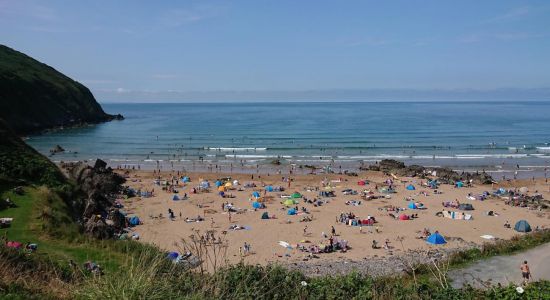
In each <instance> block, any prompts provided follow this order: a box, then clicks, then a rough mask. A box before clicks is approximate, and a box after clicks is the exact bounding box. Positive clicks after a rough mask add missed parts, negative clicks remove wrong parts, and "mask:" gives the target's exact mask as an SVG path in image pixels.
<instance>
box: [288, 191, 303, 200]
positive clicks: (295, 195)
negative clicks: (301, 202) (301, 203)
mask: <svg viewBox="0 0 550 300" xmlns="http://www.w3.org/2000/svg"><path fill="white" fill-rule="evenodd" d="M290 197H292V198H294V199H298V198H302V194H300V193H298V192H295V193H294V194H292V196H290Z"/></svg>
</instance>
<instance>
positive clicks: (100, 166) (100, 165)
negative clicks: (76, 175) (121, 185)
mask: <svg viewBox="0 0 550 300" xmlns="http://www.w3.org/2000/svg"><path fill="white" fill-rule="evenodd" d="M105 168H107V163H106V162H105V161H103V160H101V159H97V160H96V161H95V164H94V169H96V170H100V169H105Z"/></svg>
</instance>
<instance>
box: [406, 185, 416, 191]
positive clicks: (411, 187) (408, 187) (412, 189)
mask: <svg viewBox="0 0 550 300" xmlns="http://www.w3.org/2000/svg"><path fill="white" fill-rule="evenodd" d="M407 190H409V191H414V190H416V188H415V187H414V185H412V184H409V185H407Z"/></svg>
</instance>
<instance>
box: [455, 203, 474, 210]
mask: <svg viewBox="0 0 550 300" xmlns="http://www.w3.org/2000/svg"><path fill="white" fill-rule="evenodd" d="M458 209H460V210H474V207H473V206H472V205H471V204H470V203H461V204H460V205H459V206H458Z"/></svg>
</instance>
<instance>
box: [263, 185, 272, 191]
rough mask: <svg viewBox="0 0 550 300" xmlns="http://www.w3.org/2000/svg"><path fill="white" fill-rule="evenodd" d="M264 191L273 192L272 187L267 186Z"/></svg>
mask: <svg viewBox="0 0 550 300" xmlns="http://www.w3.org/2000/svg"><path fill="white" fill-rule="evenodd" d="M265 190H266V191H268V192H273V186H271V185H268V186H266V187H265Z"/></svg>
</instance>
